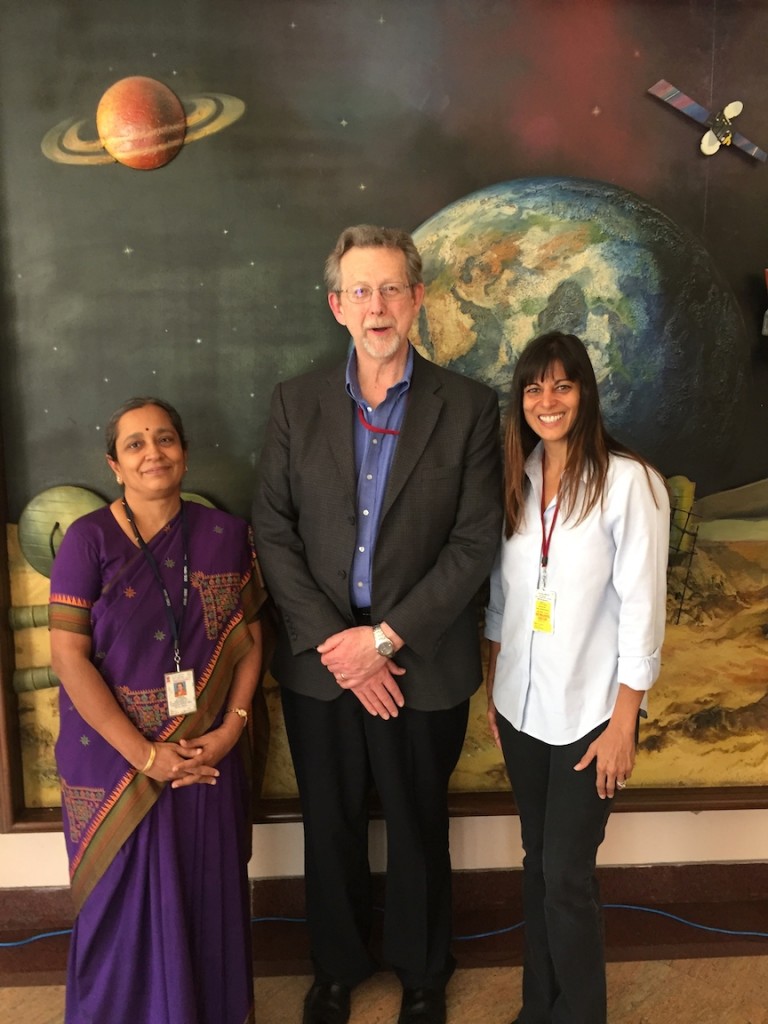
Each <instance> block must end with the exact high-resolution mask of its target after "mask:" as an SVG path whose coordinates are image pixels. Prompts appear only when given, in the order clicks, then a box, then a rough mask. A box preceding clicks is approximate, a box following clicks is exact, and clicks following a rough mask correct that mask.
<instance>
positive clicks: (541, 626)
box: [533, 588, 555, 633]
mask: <svg viewBox="0 0 768 1024" xmlns="http://www.w3.org/2000/svg"><path fill="white" fill-rule="evenodd" d="M533 631H534V633H554V631H555V592H554V590H542V589H541V588H539V589H538V590H537V591H536V594H535V597H534V601H533Z"/></svg>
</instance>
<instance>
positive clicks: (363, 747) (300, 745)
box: [282, 688, 469, 988]
mask: <svg viewBox="0 0 768 1024" xmlns="http://www.w3.org/2000/svg"><path fill="white" fill-rule="evenodd" d="M282 699H283V714H284V717H285V726H286V732H287V734H288V742H289V744H290V748H291V754H292V756H293V763H294V768H295V770H296V778H297V781H298V785H299V795H300V797H301V805H302V812H303V816H304V863H305V880H306V892H307V916H308V922H309V932H310V940H311V945H312V958H313V961H314V965H315V972H316V974H317V976H318V977H319V978H320V979H323V980H326V981H331V980H333V981H339V982H342V983H343V984H345V985H349V986H354V985H356V984H358V983H359V982H361V981H363V980H364V979H365V978H367V977H368V976H369V975H370V974H372V973H373V971H374V970H375V969H376V964H375V963H374V961H373V960H372V958H371V956H370V953H369V951H368V939H369V933H370V926H371V912H372V908H371V892H370V869H369V864H368V798H369V793H370V786H371V781H373V783H374V784H375V786H376V789H377V792H378V795H379V798H380V800H381V805H382V809H383V812H384V818H385V820H386V825H387V885H386V899H385V906H384V947H383V952H384V958H385V960H386V961H387V963H388V964H389V965H390V966H391V967H392V968H393V969H394V970H395V971H396V972H397V974H398V976H399V978H400V980H401V982H402V983H403V985H404V986H406V987H408V988H420V987H441V986H443V985H445V983H446V981H447V980H448V978H449V977H450V975H451V973H452V971H453V967H454V964H455V961H454V960H453V957H452V956H451V952H450V940H451V861H450V854H449V849H448V807H447V793H448V779H449V777H450V775H451V773H452V772H453V769H454V768H455V767H456V762H457V761H458V759H459V754H460V753H461V747H462V743H463V742H464V735H465V732H466V728H467V717H468V713H469V701H464V702H462V703H461V704H460V705H459V706H457V707H455V708H451V709H449V710H446V711H414V710H412V709H409V708H402V709H401V710H400V714H399V715H398V717H397V718H391V719H389V720H388V721H384V720H383V719H382V718H378V717H374V716H372V715H369V714H368V712H367V711H365V709H364V708H363V706H362V705H361V704H360V702H359V701H358V699H357V698H356V697H355V696H354V694H352V693H351V692H350V691H345V692H343V693H342V694H341V696H340V697H339V698H338V699H337V700H333V701H321V700H315V699H314V698H312V697H305V696H302V695H300V694H296V693H294V692H292V691H290V690H287V689H285V688H283V689H282Z"/></svg>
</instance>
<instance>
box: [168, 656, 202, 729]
mask: <svg viewBox="0 0 768 1024" xmlns="http://www.w3.org/2000/svg"><path fill="white" fill-rule="evenodd" d="M165 696H166V699H167V700H168V714H169V715H170V717H171V718H173V717H174V716H175V715H188V714H189V713H190V712H191V711H196V710H197V697H196V696H195V673H194V672H193V671H192V669H191V668H188V669H186V671H184V672H166V673H165Z"/></svg>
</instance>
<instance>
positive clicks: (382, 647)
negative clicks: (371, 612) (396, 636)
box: [373, 623, 395, 658]
mask: <svg viewBox="0 0 768 1024" xmlns="http://www.w3.org/2000/svg"><path fill="white" fill-rule="evenodd" d="M373 642H374V645H375V647H376V650H377V651H378V652H379V654H381V655H383V656H384V657H385V658H391V657H392V655H393V654H394V653H395V645H394V644H393V643H392V641H391V640H390V639H389V637H388V636H387V634H386V633H385V632H384V630H383V629H382V628H381V623H378V624H377V625H375V626H374V627H373Z"/></svg>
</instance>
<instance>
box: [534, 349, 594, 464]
mask: <svg viewBox="0 0 768 1024" xmlns="http://www.w3.org/2000/svg"><path fill="white" fill-rule="evenodd" d="M580 397H581V387H580V385H579V383H578V381H572V380H569V379H568V377H566V375H565V370H564V368H563V364H562V363H561V362H560V361H559V360H558V361H557V362H555V363H553V364H552V366H550V367H549V369H548V370H547V373H546V374H545V375H544V377H543V379H542V380H538V381H533V382H532V383H530V384H526V385H525V386H524V388H523V416H524V417H525V422H526V423H527V424H528V426H529V427H530V428H531V430H532V431H533V432H534V433H535V434H537V435H538V436H539V437H540V438H541V439H542V441H543V442H544V443H545V445H546V444H560V443H562V442H566V443H567V441H568V435H569V434H570V432H571V430H572V429H573V427H574V425H575V423H576V418H577V416H578V413H579V399H580Z"/></svg>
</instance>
